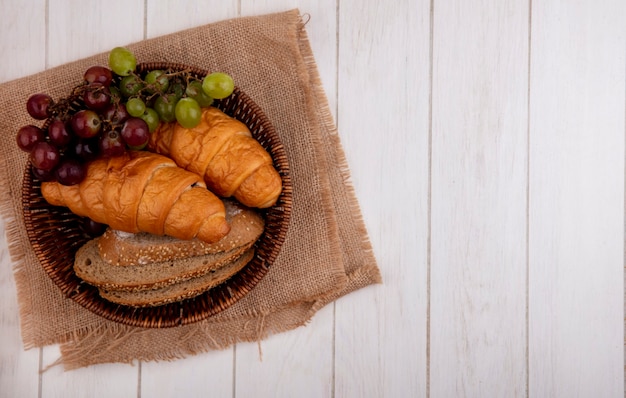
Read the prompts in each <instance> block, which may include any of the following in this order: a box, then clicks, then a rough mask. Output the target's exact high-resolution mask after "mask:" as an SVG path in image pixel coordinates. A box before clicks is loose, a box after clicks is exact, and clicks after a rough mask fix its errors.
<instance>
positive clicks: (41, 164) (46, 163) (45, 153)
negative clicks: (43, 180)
mask: <svg viewBox="0 0 626 398" xmlns="http://www.w3.org/2000/svg"><path fill="white" fill-rule="evenodd" d="M60 157H61V156H60V154H59V150H58V149H57V148H56V147H55V146H54V145H52V144H50V143H48V142H45V141H44V142H38V143H36V144H35V146H34V147H33V149H32V151H31V152H30V162H31V164H32V165H33V166H35V167H36V168H38V169H41V170H46V171H49V170H52V169H54V168H55V167H56V166H57V164H59V160H60Z"/></svg>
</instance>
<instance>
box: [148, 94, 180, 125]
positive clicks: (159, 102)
mask: <svg viewBox="0 0 626 398" xmlns="http://www.w3.org/2000/svg"><path fill="white" fill-rule="evenodd" d="M177 102H178V98H176V96H175V95H172V94H162V95H159V96H158V97H157V99H156V100H155V101H154V110H155V111H156V112H157V113H158V114H159V118H160V119H161V120H162V121H164V122H173V121H174V120H176V114H175V109H176V103H177Z"/></svg>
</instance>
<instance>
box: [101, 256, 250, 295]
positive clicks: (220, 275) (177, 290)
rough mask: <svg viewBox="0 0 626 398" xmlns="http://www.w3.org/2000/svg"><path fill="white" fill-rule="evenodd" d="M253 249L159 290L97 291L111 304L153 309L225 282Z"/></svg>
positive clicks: (248, 260)
mask: <svg viewBox="0 0 626 398" xmlns="http://www.w3.org/2000/svg"><path fill="white" fill-rule="evenodd" d="M253 255H254V249H249V250H247V251H246V252H245V253H244V254H242V255H241V256H239V258H237V259H236V260H234V261H233V262H231V263H228V264H226V265H225V266H223V267H221V268H218V269H216V270H212V271H210V272H209V273H207V274H205V275H202V276H199V277H196V278H192V279H189V280H186V281H183V282H178V283H175V284H173V285H170V286H166V287H163V288H160V289H153V290H142V291H137V292H129V291H123V290H107V289H99V291H100V296H101V297H102V298H104V299H105V300H108V301H111V302H113V303H117V304H122V305H127V306H131V307H155V306H159V305H164V304H168V303H172V302H175V301H181V300H185V299H189V298H192V297H196V296H198V295H200V294H202V293H204V292H206V291H207V290H209V289H211V288H213V287H215V286H217V285H219V284H220V283H223V282H225V281H226V280H228V279H229V278H231V277H232V276H233V275H235V274H236V273H237V272H239V271H240V270H241V269H243V267H245V265H246V264H248V262H250V260H251V259H252V257H253Z"/></svg>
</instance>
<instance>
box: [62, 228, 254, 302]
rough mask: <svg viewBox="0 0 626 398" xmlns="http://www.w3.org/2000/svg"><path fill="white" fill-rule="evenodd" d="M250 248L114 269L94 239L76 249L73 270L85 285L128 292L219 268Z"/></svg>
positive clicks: (183, 279)
mask: <svg viewBox="0 0 626 398" xmlns="http://www.w3.org/2000/svg"><path fill="white" fill-rule="evenodd" d="M252 245H253V243H249V244H248V245H246V246H242V247H238V248H235V249H232V250H229V251H225V252H220V253H214V254H206V255H204V256H195V257H188V258H183V259H177V260H172V261H162V262H156V263H150V264H142V265H130V266H127V267H116V266H112V265H111V264H109V263H107V262H106V261H104V260H102V258H101V257H100V253H99V252H98V245H97V240H96V239H93V240H90V241H89V242H87V243H86V244H85V245H83V246H82V247H81V248H80V249H78V251H77V253H76V257H75V260H74V271H75V272H76V275H77V276H78V277H79V278H81V279H82V280H84V281H85V282H87V283H89V284H90V285H94V286H97V287H101V288H106V289H114V290H129V291H138V290H149V289H158V288H161V287H164V286H168V285H172V284H174V283H177V282H181V281H185V280H188V279H191V278H194V277H197V276H201V275H204V274H206V273H208V272H210V271H211V270H215V269H218V268H220V267H222V266H224V265H226V264H228V263H230V262H232V261H234V260H235V259H237V258H239V257H240V256H241V255H242V254H243V253H244V252H245V251H246V250H248V249H249V248H250V247H252Z"/></svg>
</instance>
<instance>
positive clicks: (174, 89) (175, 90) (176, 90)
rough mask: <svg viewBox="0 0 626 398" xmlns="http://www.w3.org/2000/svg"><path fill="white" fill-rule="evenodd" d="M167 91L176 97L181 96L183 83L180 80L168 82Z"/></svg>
mask: <svg viewBox="0 0 626 398" xmlns="http://www.w3.org/2000/svg"><path fill="white" fill-rule="evenodd" d="M168 92H169V93H170V94H172V95H174V96H175V97H176V98H178V99H181V98H183V94H185V85H184V84H183V83H180V82H174V83H172V84H170V87H169V90H168Z"/></svg>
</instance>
